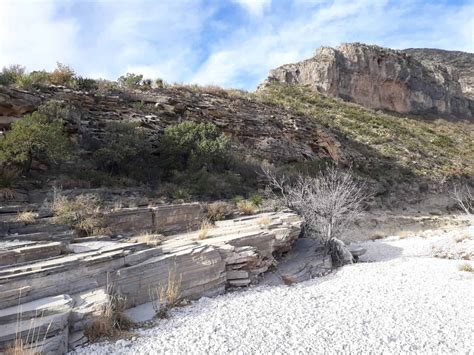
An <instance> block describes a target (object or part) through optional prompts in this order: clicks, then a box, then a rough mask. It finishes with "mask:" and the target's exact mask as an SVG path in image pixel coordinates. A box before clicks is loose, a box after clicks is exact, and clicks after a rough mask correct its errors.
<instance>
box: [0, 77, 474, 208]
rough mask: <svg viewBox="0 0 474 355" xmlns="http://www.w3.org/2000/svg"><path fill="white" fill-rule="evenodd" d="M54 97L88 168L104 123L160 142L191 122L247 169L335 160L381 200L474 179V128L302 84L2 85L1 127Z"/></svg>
mask: <svg viewBox="0 0 474 355" xmlns="http://www.w3.org/2000/svg"><path fill="white" fill-rule="evenodd" d="M49 100H56V101H59V102H66V103H68V104H69V105H71V106H72V107H73V110H72V111H70V112H69V115H68V118H67V129H68V132H69V133H70V134H71V137H72V138H73V140H74V141H76V142H78V143H79V146H80V147H81V149H82V151H83V153H82V157H83V159H82V162H81V164H85V163H87V154H88V153H87V152H88V151H90V150H91V149H93V148H94V147H95V146H97V144H99V145H100V142H101V139H102V136H103V134H104V132H105V131H106V128H107V122H114V121H131V122H136V123H138V124H139V125H140V126H141V127H142V128H143V129H144V130H145V131H146V132H148V137H149V139H151V140H153V141H159V140H160V136H161V134H162V132H163V130H164V129H165V128H166V127H168V126H170V125H172V124H176V123H178V122H182V121H186V120H190V121H197V122H212V123H214V124H215V125H216V126H217V127H218V128H219V130H221V131H223V132H224V133H225V134H226V135H227V136H229V137H230V138H231V140H232V145H233V151H234V152H236V153H237V154H239V155H240V156H245V157H247V158H250V159H251V160H252V161H253V162H254V163H253V165H252V166H249V167H248V168H245V169H247V170H248V169H250V168H255V167H258V166H259V164H260V162H261V161H262V160H267V161H270V162H272V163H274V164H276V165H280V166H283V167H286V168H288V169H290V170H294V169H295V168H297V169H305V170H307V169H314V168H316V169H317V168H318V164H319V163H320V162H321V160H325V159H330V160H333V161H336V162H338V163H340V164H342V165H345V166H349V165H352V167H353V168H354V169H355V171H356V172H357V173H358V174H360V175H361V176H363V177H364V178H366V179H368V180H370V181H371V182H372V183H373V185H374V186H376V189H377V190H378V191H379V192H380V193H381V194H383V193H386V192H387V193H388V192H389V191H393V190H394V189H396V188H397V187H400V186H404V187H402V189H404V191H405V192H406V196H412V197H414V196H415V195H413V193H414V192H419V191H421V190H423V189H425V190H426V188H427V186H429V185H430V184H431V183H432V182H436V183H438V182H440V181H445V180H446V179H450V178H455V177H460V176H468V177H469V176H474V172H473V170H472V167H473V166H474V147H473V145H472V141H473V138H474V137H473V135H474V130H473V127H472V124H471V123H470V122H466V121H448V120H443V119H438V120H434V121H426V120H422V119H419V118H408V117H403V116H400V115H391V114H384V113H380V112H375V111H373V110H370V109H365V108H363V107H362V106H359V105H356V104H351V103H347V102H344V101H343V100H340V99H333V98H330V97H328V96H325V95H322V94H320V93H317V92H315V91H313V90H308V89H307V88H305V87H302V86H297V85H294V86H288V85H280V84H272V85H269V86H267V87H266V88H265V89H261V90H260V91H259V92H258V93H255V94H249V93H244V92H239V91H232V90H227V91H226V90H222V89H218V88H202V87H192V86H191V87H189V86H174V87H173V86H172V87H168V88H162V89H153V90H148V91H143V90H133V91H129V90H128V91H127V90H125V91H117V92H111V93H108V94H105V95H104V94H98V93H94V92H84V91H75V90H71V89H67V88H64V87H54V86H49V87H43V88H40V89H35V90H20V89H15V88H13V87H9V88H7V87H0V122H3V125H4V127H7V126H8V125H9V122H14V121H15V120H19V119H21V117H23V115H24V114H25V113H27V112H31V111H33V110H35V109H36V108H37V107H38V106H39V105H40V104H41V103H44V102H47V101H49ZM7 134H8V133H7ZM82 169H87V170H89V169H91V168H90V167H87V168H82ZM91 173H92V172H91ZM76 178H77V177H76ZM105 184H106V183H105ZM427 184H428V185H427ZM86 186H87V185H86ZM93 186H96V184H95V183H94V184H93ZM99 186H106V185H103V183H101V184H99ZM71 187H73V186H71ZM241 188H242V187H241ZM399 192H400V191H399ZM396 198H397V199H400V195H397V196H396Z"/></svg>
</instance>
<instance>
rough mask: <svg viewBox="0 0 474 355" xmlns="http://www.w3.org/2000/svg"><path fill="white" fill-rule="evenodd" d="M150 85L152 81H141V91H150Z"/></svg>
mask: <svg viewBox="0 0 474 355" xmlns="http://www.w3.org/2000/svg"><path fill="white" fill-rule="evenodd" d="M152 84H153V80H151V79H143V80H142V85H141V87H142V89H143V90H151V86H152Z"/></svg>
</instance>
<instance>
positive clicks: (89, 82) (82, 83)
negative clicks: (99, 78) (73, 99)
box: [72, 76, 99, 91]
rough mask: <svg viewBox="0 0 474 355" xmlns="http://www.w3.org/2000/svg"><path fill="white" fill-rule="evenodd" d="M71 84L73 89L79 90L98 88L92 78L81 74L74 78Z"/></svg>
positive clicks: (94, 89)
mask: <svg viewBox="0 0 474 355" xmlns="http://www.w3.org/2000/svg"><path fill="white" fill-rule="evenodd" d="M72 86H73V87H74V89H76V90H81V91H96V90H98V89H99V86H98V84H97V82H96V81H95V80H94V79H90V78H83V77H82V76H78V77H76V78H74V81H73V83H72Z"/></svg>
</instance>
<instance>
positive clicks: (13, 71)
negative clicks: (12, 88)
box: [0, 64, 26, 85]
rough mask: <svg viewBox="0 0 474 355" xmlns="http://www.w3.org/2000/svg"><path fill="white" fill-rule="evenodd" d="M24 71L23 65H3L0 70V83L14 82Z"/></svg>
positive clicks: (8, 83)
mask: <svg viewBox="0 0 474 355" xmlns="http://www.w3.org/2000/svg"><path fill="white" fill-rule="evenodd" d="M25 71H26V70H25V67H23V66H21V65H18V64H14V65H10V66H9V67H3V69H2V71H1V72H0V85H11V84H15V83H16V82H17V81H18V80H19V79H20V78H21V77H22V76H23V75H25Z"/></svg>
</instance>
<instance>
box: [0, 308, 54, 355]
mask: <svg viewBox="0 0 474 355" xmlns="http://www.w3.org/2000/svg"><path fill="white" fill-rule="evenodd" d="M42 318H43V314H39V315H37V317H35V318H32V319H31V320H30V325H29V328H28V332H27V334H26V337H23V336H22V335H21V332H20V329H19V326H20V322H21V319H22V313H21V312H20V313H18V314H17V325H16V327H17V329H16V336H15V340H14V341H13V343H12V344H10V346H8V347H7V348H5V349H4V351H3V352H2V351H1V349H0V354H5V355H35V354H42V353H43V348H44V344H45V341H46V338H47V335H48V333H49V329H50V328H51V323H49V324H48V326H47V328H46V330H45V332H44V335H43V336H41V328H42V327H41V326H39V325H38V324H37V321H38V320H40V319H42Z"/></svg>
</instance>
